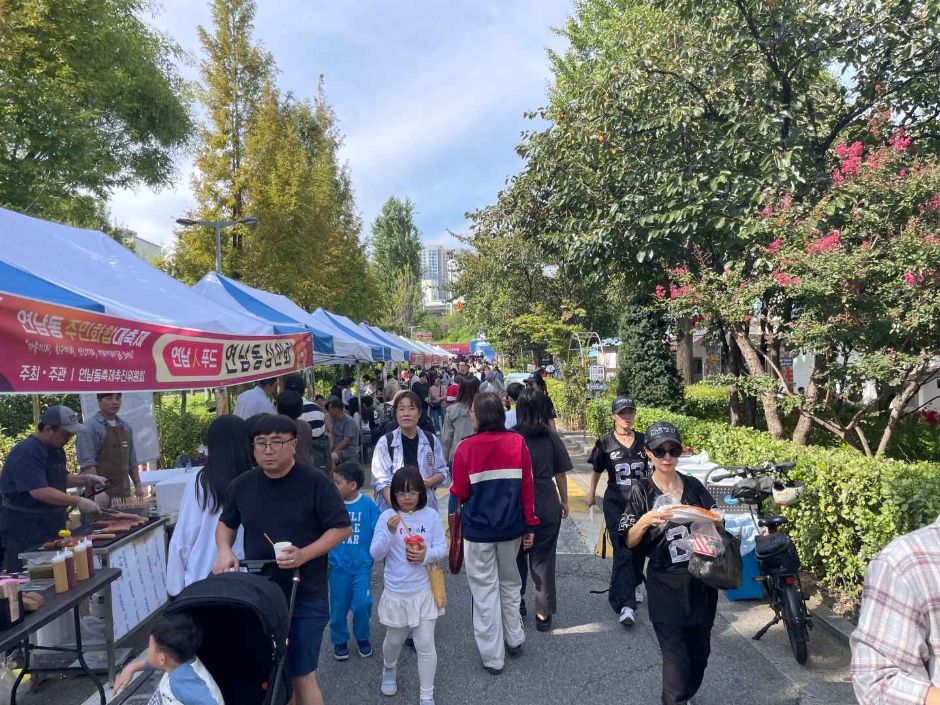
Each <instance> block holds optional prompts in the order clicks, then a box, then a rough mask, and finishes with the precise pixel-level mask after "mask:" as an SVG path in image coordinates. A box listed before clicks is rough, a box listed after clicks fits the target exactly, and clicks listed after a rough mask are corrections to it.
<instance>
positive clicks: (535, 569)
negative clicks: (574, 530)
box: [516, 514, 561, 617]
mask: <svg viewBox="0 0 940 705" xmlns="http://www.w3.org/2000/svg"><path fill="white" fill-rule="evenodd" d="M558 520H559V521H558V523H556V524H549V523H543V524H539V525H538V526H537V527H535V540H534V541H533V542H532V548H531V549H529V550H528V551H523V550H522V548H521V547H520V548H519V554H518V555H517V556H516V565H517V566H519V577H520V578H522V589H521V590H520V592H521V594H522V597H523V599H524V598H525V586H526V579H527V578H528V575H529V570H530V569H531V571H532V585H533V586H534V587H535V612H536V614H540V615H542V616H543V617H545V616H551V615H553V614H555V612H556V611H557V609H558V600H557V593H556V590H555V551H556V550H557V549H558V534H559V532H560V531H561V516H560V514H559V517H558Z"/></svg>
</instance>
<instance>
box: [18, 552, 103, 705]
mask: <svg viewBox="0 0 940 705" xmlns="http://www.w3.org/2000/svg"><path fill="white" fill-rule="evenodd" d="M120 576H121V571H120V570H118V569H116V568H110V569H104V570H99V571H96V572H95V574H94V575H93V576H91V577H89V578H88V579H86V580H84V581H82V582H79V583H77V584H76V586H75V587H74V588H72V589H70V590H66V591H64V592H61V593H57V592H56V591H55V588H54V587H49V588H47V589H45V590H43V591H42V593H40V594H41V596H42V605H41V606H39V607H38V608H37V609H35V610H34V611H32V612H28V613H25V612H24V613H23V614H21V615H19V616H18V620H17V622H16V624H13V625H11V626H9V627H8V628H7V629H6V630H5V631H2V632H0V653H7V652H9V651H10V650H11V649H14V648H16V647H17V646H19V647H21V648H22V649H23V653H24V661H23V667H22V670H20V673H19V675H18V676H17V678H16V680H15V681H14V683H13V689H12V691H11V692H10V705H16V692H17V690H19V687H20V684H21V683H22V682H23V679H24V678H26V676H28V675H30V674H33V673H43V672H55V673H68V672H75V671H79V672H82V673H84V674H85V675H87V676H88V678H89V679H90V680H91V682H92V683H94V684H95V687H96V688H97V689H98V698H99V700H100V702H101V705H105V703H106V702H107V701H106V698H105V692H104V686H103V684H102V683H101V681H99V680H98V679H97V678H96V677H95V674H94V673H93V672H92V670H91V669H90V668H89V667H88V664H87V662H86V661H85V652H86V648H85V646H84V643H83V641H82V630H81V623H80V622H81V615H80V610H81V606H82V604H84V603H85V602H86V601H87V600H88V598H89V597H91V596H92V595H93V594H95V593H97V592H105V593H107V592H109V591H110V588H111V585H112V584H113V583H114V581H115V580H117V579H118V578H119V577H120ZM70 612H71V619H72V623H73V624H74V627H75V635H76V636H75V645H74V646H57V647H48V646H44V647H41V649H42V651H44V652H48V651H58V652H62V653H67V654H74V655H75V657H76V658H77V660H78V667H77V668H76V667H72V666H64V667H55V668H50V667H47V666H39V665H36V664H35V663H34V662H33V659H32V654H33V652H34V651H36V650H37V649H38V648H40V647H37V646H36V645H35V644H34V643H33V641H32V637H33V636H34V635H35V634H36V633H37V632H38V631H39V630H40V629H42V628H43V627H45V626H46V625H48V624H50V623H51V622H54V621H55V620H57V619H61V618H63V617H65V616H67V615H68V614H69V613H70Z"/></svg>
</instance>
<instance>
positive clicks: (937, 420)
mask: <svg viewBox="0 0 940 705" xmlns="http://www.w3.org/2000/svg"><path fill="white" fill-rule="evenodd" d="M920 418H921V419H922V420H923V422H924V423H925V424H927V425H929V426H940V415H938V414H937V410H936V409H924V410H923V411H921V412H920Z"/></svg>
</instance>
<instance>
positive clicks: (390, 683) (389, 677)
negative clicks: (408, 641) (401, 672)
mask: <svg viewBox="0 0 940 705" xmlns="http://www.w3.org/2000/svg"><path fill="white" fill-rule="evenodd" d="M380 690H381V691H382V695H387V696H389V697H391V696H392V695H397V694H398V669H397V668H389V667H388V666H385V665H384V664H383V666H382V686H381V688H380Z"/></svg>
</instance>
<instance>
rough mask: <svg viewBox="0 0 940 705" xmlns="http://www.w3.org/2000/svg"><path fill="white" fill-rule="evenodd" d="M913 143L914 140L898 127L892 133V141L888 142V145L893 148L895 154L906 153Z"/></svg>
mask: <svg viewBox="0 0 940 705" xmlns="http://www.w3.org/2000/svg"><path fill="white" fill-rule="evenodd" d="M911 142H913V138H912V137H910V135H908V134H907V133H906V132H905V131H904V128H903V127H898V128H896V129H895V130H894V132H892V133H891V139H889V140H888V144H890V145H891V148H892V149H893V150H894V151H895V152H906V151H907V150H908V149H909V148H910V146H911Z"/></svg>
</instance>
